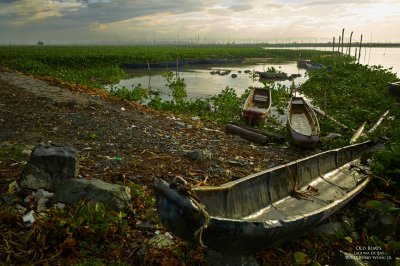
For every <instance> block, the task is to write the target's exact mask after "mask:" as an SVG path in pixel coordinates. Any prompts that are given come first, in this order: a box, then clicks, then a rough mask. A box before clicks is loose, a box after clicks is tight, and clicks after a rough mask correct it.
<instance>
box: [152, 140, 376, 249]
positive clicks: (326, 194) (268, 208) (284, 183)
mask: <svg viewBox="0 0 400 266" xmlns="http://www.w3.org/2000/svg"><path fill="white" fill-rule="evenodd" d="M373 148H375V144H374V143H373V142H372V141H367V142H364V143H359V144H354V145H350V146H347V147H344V148H340V149H335V150H330V151H326V152H323V153H320V154H316V155H312V156H309V157H306V158H304V159H300V160H297V161H294V162H291V163H288V164H287V165H281V166H277V167H274V168H270V169H267V170H264V171H262V172H259V173H256V174H253V175H250V176H246V177H244V178H241V179H238V180H235V181H232V182H229V183H226V184H223V185H220V186H216V187H196V188H195V189H194V190H188V189H185V188H186V186H185V184H184V183H182V182H172V183H170V184H168V183H167V182H165V181H163V180H159V181H157V182H155V183H154V185H153V188H154V192H155V196H156V203H157V210H158V216H159V219H160V220H161V222H162V223H163V225H164V226H165V227H166V228H167V229H168V230H170V231H171V232H172V233H173V234H175V235H176V236H179V237H181V238H183V239H184V240H186V241H191V242H198V243H201V244H203V245H205V246H207V247H208V248H210V249H212V250H216V251H220V252H227V253H250V252H254V251H257V250H260V249H265V248H269V247H272V246H276V245H278V244H280V243H282V242H284V241H287V240H289V239H291V238H294V237H295V236H298V235H301V234H304V233H305V232H307V230H311V229H313V228H314V227H315V226H316V225H317V224H318V223H320V222H321V221H323V220H324V219H325V218H327V217H328V216H330V215H331V214H332V213H334V212H335V211H337V210H338V209H340V208H341V207H343V206H344V205H345V204H346V203H348V202H349V201H350V200H351V199H352V198H353V197H355V196H356V195H357V194H358V193H359V192H360V191H361V190H362V189H364V188H365V187H366V186H367V184H368V182H369V181H370V178H371V177H368V176H365V171H366V170H368V166H367V165H364V164H363V163H361V161H360V160H359V158H361V156H362V154H363V153H364V152H369V151H371V149H373ZM297 186H298V187H297Z"/></svg>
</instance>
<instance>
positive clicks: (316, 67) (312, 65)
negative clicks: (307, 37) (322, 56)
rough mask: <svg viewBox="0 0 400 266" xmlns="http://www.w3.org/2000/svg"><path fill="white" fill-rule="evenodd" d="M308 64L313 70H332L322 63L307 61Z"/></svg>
mask: <svg viewBox="0 0 400 266" xmlns="http://www.w3.org/2000/svg"><path fill="white" fill-rule="evenodd" d="M306 66H307V68H308V69H312V70H320V69H328V70H332V68H331V67H324V66H323V65H321V64H315V63H312V62H308V63H306Z"/></svg>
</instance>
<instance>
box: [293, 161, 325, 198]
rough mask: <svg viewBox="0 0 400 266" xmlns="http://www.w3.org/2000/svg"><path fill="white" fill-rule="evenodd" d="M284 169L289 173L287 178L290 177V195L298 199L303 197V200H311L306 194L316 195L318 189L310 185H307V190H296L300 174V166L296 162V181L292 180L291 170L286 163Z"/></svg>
mask: <svg viewBox="0 0 400 266" xmlns="http://www.w3.org/2000/svg"><path fill="white" fill-rule="evenodd" d="M286 169H287V170H288V173H289V178H290V183H291V184H292V191H291V192H290V195H291V196H292V197H295V198H298V199H304V200H312V199H309V198H308V196H315V195H318V194H319V193H318V189H316V188H314V187H312V186H311V185H310V186H308V187H307V190H306V191H304V190H298V189H297V185H298V184H299V175H300V168H299V164H298V163H296V170H297V171H296V180H295V181H296V182H294V181H293V177H292V172H291V171H290V168H289V166H288V165H286Z"/></svg>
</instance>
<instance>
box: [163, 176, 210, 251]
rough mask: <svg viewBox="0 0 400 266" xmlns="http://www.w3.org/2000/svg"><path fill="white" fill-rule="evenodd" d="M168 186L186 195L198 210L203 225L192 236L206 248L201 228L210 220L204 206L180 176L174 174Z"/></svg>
mask: <svg viewBox="0 0 400 266" xmlns="http://www.w3.org/2000/svg"><path fill="white" fill-rule="evenodd" d="M170 188H172V189H174V190H175V191H176V192H178V193H179V194H181V195H183V196H186V197H188V198H189V199H190V200H191V201H192V202H193V204H194V205H195V206H196V207H197V208H198V209H199V210H200V212H201V214H202V215H203V217H204V222H203V225H201V226H200V227H199V228H198V229H197V230H196V231H195V232H194V234H193V237H194V239H196V240H197V242H198V243H199V245H200V246H201V247H202V248H206V247H207V246H206V245H204V242H203V239H202V235H203V230H204V229H205V228H207V226H208V223H209V221H210V216H209V215H208V213H207V211H206V210H205V206H204V205H203V204H201V203H200V199H199V198H197V197H196V194H195V193H194V192H193V189H192V188H191V187H190V186H189V185H188V184H187V182H186V181H185V180H184V179H183V178H182V177H180V176H176V177H175V178H174V180H173V181H172V182H171V184H170Z"/></svg>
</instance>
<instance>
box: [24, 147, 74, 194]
mask: <svg viewBox="0 0 400 266" xmlns="http://www.w3.org/2000/svg"><path fill="white" fill-rule="evenodd" d="M78 171H79V155H78V152H77V151H76V150H75V149H73V148H72V147H70V146H67V145H62V144H49V145H45V144H37V145H36V146H35V148H34V149H33V151H32V153H31V156H30V157H29V161H28V163H27V164H26V165H25V168H24V170H23V171H22V175H21V177H20V179H19V186H20V187H23V188H29V189H39V188H43V189H46V190H50V191H52V190H53V189H54V186H55V183H56V182H58V181H60V180H63V179H69V178H73V177H77V176H78Z"/></svg>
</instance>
